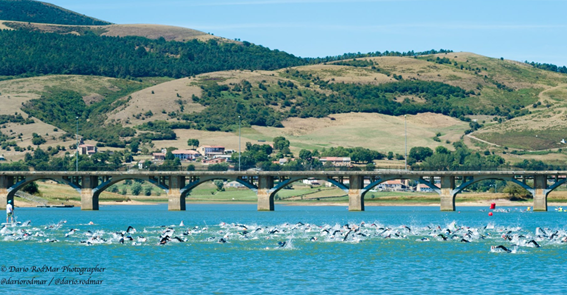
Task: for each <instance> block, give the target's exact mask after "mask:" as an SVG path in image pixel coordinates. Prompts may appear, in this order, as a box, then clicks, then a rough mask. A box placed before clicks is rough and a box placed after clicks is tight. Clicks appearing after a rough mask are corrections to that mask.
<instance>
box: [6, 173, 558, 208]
mask: <svg viewBox="0 0 567 295" xmlns="http://www.w3.org/2000/svg"><path fill="white" fill-rule="evenodd" d="M307 178H315V179H319V180H324V181H328V182H330V183H332V184H334V185H335V186H337V187H338V188H339V189H341V190H343V191H344V192H345V193H346V194H348V199H349V210H350V211H364V195H365V194H366V193H367V192H368V191H369V190H371V189H372V188H374V187H375V186H377V185H379V184H380V183H382V182H385V181H388V180H394V179H409V180H414V181H416V182H418V183H421V184H425V185H427V186H429V187H430V188H431V189H433V191H435V192H437V193H438V194H439V195H440V197H441V211H455V197H456V196H457V194H459V193H460V192H462V191H463V190H464V189H465V188H467V187H468V186H470V185H471V184H473V183H476V182H478V181H482V180H489V179H493V180H504V181H510V182H513V183H516V184H518V185H520V186H521V187H523V188H525V189H526V190H527V191H528V192H530V193H531V194H532V196H533V198H534V204H533V208H534V211H547V195H548V194H549V193H550V192H551V191H552V190H554V189H556V188H557V187H559V186H560V185H562V184H563V183H565V181H566V180H567V171H405V170H382V171H242V172H235V171H226V172H213V171H204V172H202V171H191V172H189V171H188V172H177V171H175V172H170V171H167V172H165V171H155V172H153V171H152V172H150V171H128V172H118V171H96V172H80V171H79V172H67V171H65V172H60V171H33V172H29V171H22V172H19V171H0V209H2V208H5V207H6V203H7V201H8V200H13V199H14V195H15V194H16V192H17V191H18V190H19V189H21V188H23V187H24V186H25V185H26V184H28V183H30V182H33V181H36V180H42V179H51V180H55V181H58V182H61V183H66V184H68V185H70V186H72V187H73V188H75V189H76V190H77V191H78V192H79V193H80V195H81V209H82V210H98V208H99V202H98V201H99V196H100V194H101V193H102V192H103V191H104V190H105V189H107V188H108V187H110V186H111V185H113V184H115V183H117V182H120V181H123V180H127V179H140V180H145V181H149V182H151V183H153V184H155V185H157V186H158V187H160V188H162V189H164V190H165V191H166V192H167V197H168V209H169V210H171V211H179V210H185V208H186V205H185V198H186V196H187V194H188V193H189V192H190V191H191V190H192V189H193V188H195V187H197V186H198V185H200V184H202V183H204V182H207V181H212V180H217V179H220V180H228V181H237V182H239V183H241V184H242V185H244V186H246V187H247V188H249V189H251V190H252V191H254V192H255V193H256V194H257V195H258V210H259V211H273V210H274V197H275V195H276V193H277V192H278V191H279V190H281V189H282V188H284V187H286V186H288V185H290V184H292V183H293V182H296V181H300V180H303V179H307ZM436 179H437V180H438V181H437V184H436ZM439 180H440V182H439Z"/></svg>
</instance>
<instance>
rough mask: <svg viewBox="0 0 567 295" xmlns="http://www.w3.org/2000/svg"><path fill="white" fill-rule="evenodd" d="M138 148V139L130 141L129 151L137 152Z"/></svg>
mask: <svg viewBox="0 0 567 295" xmlns="http://www.w3.org/2000/svg"><path fill="white" fill-rule="evenodd" d="M139 148H140V142H139V141H137V140H136V141H132V143H130V151H132V153H134V154H137V153H138V150H139Z"/></svg>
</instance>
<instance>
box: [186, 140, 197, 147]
mask: <svg viewBox="0 0 567 295" xmlns="http://www.w3.org/2000/svg"><path fill="white" fill-rule="evenodd" d="M187 145H188V146H192V147H193V148H196V147H198V146H199V140H198V139H188V140H187Z"/></svg>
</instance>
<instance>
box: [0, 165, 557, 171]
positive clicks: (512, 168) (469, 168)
mask: <svg viewBox="0 0 567 295" xmlns="http://www.w3.org/2000/svg"><path fill="white" fill-rule="evenodd" d="M217 167H218V166H217ZM406 170H407V171H551V170H554V171H567V166H551V167H528V168H524V167H517V166H513V165H502V166H498V167H493V166H486V167H478V166H462V167H450V168H447V167H442V168H437V169H431V167H420V166H418V165H414V166H411V167H407V169H404V167H403V166H377V167H374V168H368V167H365V166H350V167H318V168H313V167H307V168H305V169H302V170H298V169H288V168H287V167H284V166H282V167H281V169H278V170H274V169H271V170H262V169H259V168H249V169H244V168H243V169H242V170H241V171H406ZM0 171H68V172H73V171H75V169H62V168H61V167H51V166H42V167H41V169H34V168H33V167H19V168H18V169H3V167H1V166H0ZM78 171H79V172H80V171H83V172H85V171H92V172H96V171H118V172H120V171H124V172H132V171H179V172H180V171H213V172H214V171H218V172H221V171H238V168H237V167H229V168H227V169H222V170H217V169H211V168H210V166H194V167H192V168H190V169H188V168H187V166H180V167H159V166H158V167H154V166H152V167H150V168H142V169H140V168H138V167H137V166H120V167H117V168H114V169H108V167H96V166H95V167H84V166H83V167H81V168H80V169H79V170H78Z"/></svg>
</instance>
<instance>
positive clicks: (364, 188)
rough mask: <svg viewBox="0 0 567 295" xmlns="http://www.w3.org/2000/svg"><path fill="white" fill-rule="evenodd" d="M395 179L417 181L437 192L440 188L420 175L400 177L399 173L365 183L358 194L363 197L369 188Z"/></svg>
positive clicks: (439, 192) (439, 191)
mask: <svg viewBox="0 0 567 295" xmlns="http://www.w3.org/2000/svg"><path fill="white" fill-rule="evenodd" d="M396 179H407V180H413V181H415V182H417V183H420V184H425V185H427V186H428V187H430V188H431V189H433V191H435V192H436V193H438V194H441V190H440V189H439V187H437V186H436V185H435V183H434V182H431V181H428V180H425V179H423V178H421V177H403V176H402V177H400V176H399V175H392V176H385V177H380V178H378V179H376V180H374V181H371V182H370V184H368V185H366V186H364V187H363V189H362V190H361V192H360V194H361V195H362V197H363V198H364V196H365V195H366V193H368V192H369V191H370V190H371V189H373V188H374V187H376V186H378V185H380V184H382V183H384V182H386V181H390V180H396Z"/></svg>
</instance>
